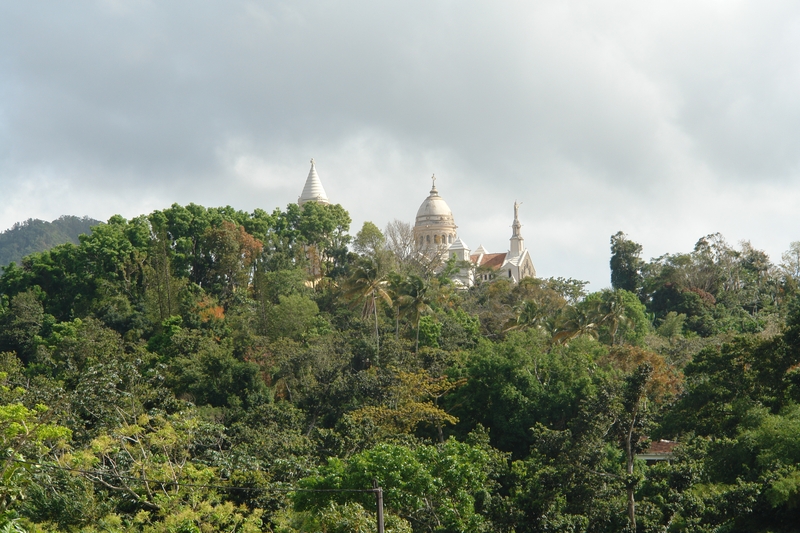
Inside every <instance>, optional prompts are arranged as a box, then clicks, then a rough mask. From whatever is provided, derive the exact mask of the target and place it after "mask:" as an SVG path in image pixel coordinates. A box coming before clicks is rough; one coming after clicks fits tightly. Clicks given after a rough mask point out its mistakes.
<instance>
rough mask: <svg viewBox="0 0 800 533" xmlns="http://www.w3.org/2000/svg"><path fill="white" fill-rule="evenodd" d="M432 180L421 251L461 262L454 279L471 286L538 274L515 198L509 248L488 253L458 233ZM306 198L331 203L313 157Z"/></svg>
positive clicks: (420, 227)
mask: <svg viewBox="0 0 800 533" xmlns="http://www.w3.org/2000/svg"><path fill="white" fill-rule="evenodd" d="M431 180H432V182H433V184H432V186H431V190H430V192H429V193H428V197H427V198H425V200H423V202H422V205H420V207H419V209H418V210H417V217H416V219H415V220H414V243H415V247H416V250H417V252H418V253H420V254H423V255H426V256H428V257H434V258H436V257H437V256H438V258H439V259H440V260H441V261H442V263H444V262H445V261H447V260H448V259H451V258H453V259H455V260H456V261H458V262H460V263H461V265H462V266H461V268H460V269H459V271H458V272H457V273H456V274H455V275H454V280H455V282H456V283H458V284H459V285H461V286H463V287H471V286H473V285H474V284H476V283H480V282H482V281H488V280H490V279H495V278H498V277H505V278H508V279H509V280H511V281H513V282H514V283H518V282H519V281H520V280H522V279H524V278H532V277H536V268H534V266H533V259H532V258H531V254H530V252H528V249H527V248H525V239H523V238H522V232H521V230H522V224H521V223H520V221H519V206H520V204H519V203H517V202H514V221H513V223H512V224H511V238H510V239H509V247H508V251H507V252H504V253H489V251H488V250H486V249H485V248H484V247H483V246H479V247H478V248H477V249H476V250H474V251H472V250H470V248H469V246H467V245H466V243H465V242H464V241H463V240H462V239H461V238H460V237H459V236H458V231H457V230H458V226H457V225H456V223H455V218H454V217H453V212H452V211H451V210H450V207H449V206H448V205H447V202H445V200H444V198H442V197H441V196H440V195H439V191H438V190H437V189H436V177H435V176H432V177H431ZM306 202H317V203H320V204H324V205H328V204H330V201H329V200H328V196H327V195H326V194H325V189H324V188H323V186H322V181H320V179H319V175H318V174H317V169H316V166H315V164H314V160H313V159H312V160H311V170H309V172H308V177H307V178H306V183H305V186H304V187H303V192H302V193H301V194H300V197H299V198H298V200H297V203H298V204H299V205H301V206H302V205H303V204H305V203H306Z"/></svg>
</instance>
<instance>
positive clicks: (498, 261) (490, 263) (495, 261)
mask: <svg viewBox="0 0 800 533" xmlns="http://www.w3.org/2000/svg"><path fill="white" fill-rule="evenodd" d="M506 255H508V254H505V253H503V254H483V257H481V255H480V254H474V255H471V256H469V260H470V261H472V262H473V263H475V264H476V265H477V266H479V267H487V268H493V269H495V270H497V269H498V268H500V267H501V266H502V265H503V263H504V262H505V260H506ZM478 259H480V264H479V263H478Z"/></svg>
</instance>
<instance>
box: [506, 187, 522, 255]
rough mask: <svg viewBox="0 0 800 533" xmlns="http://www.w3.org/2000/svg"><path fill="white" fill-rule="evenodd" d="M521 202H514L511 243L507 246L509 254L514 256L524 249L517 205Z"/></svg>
mask: <svg viewBox="0 0 800 533" xmlns="http://www.w3.org/2000/svg"><path fill="white" fill-rule="evenodd" d="M521 205H522V203H519V202H516V201H515V202H514V222H513V223H512V224H511V245H510V247H509V251H508V253H509V255H510V256H511V257H516V256H518V255H520V254H521V253H522V251H523V250H524V249H525V239H523V238H522V233H521V231H520V230H521V229H522V224H520V222H519V206H521Z"/></svg>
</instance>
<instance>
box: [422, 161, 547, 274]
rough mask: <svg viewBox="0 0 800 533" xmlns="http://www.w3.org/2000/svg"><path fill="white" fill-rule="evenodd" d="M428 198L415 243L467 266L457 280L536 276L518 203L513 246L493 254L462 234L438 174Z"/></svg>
mask: <svg viewBox="0 0 800 533" xmlns="http://www.w3.org/2000/svg"><path fill="white" fill-rule="evenodd" d="M431 179H432V181H433V185H432V187H431V191H430V193H429V194H428V197H427V198H425V200H424V201H423V202H422V205H421V206H420V207H419V210H418V211H417V218H416V220H415V221H414V242H415V244H416V248H417V251H418V252H419V253H421V254H425V255H428V256H430V255H432V254H437V253H438V254H441V257H442V261H444V260H446V259H450V258H454V259H456V261H459V262H461V263H462V264H463V265H465V266H464V267H462V268H461V269H459V271H458V273H457V274H456V275H455V281H456V282H457V283H459V284H461V285H463V286H465V287H471V286H472V285H474V284H475V283H480V282H481V281H488V280H490V279H495V278H497V277H507V278H508V279H510V280H511V281H513V282H514V283H518V282H519V281H520V280H521V279H524V278H532V277H536V268H535V267H534V266H533V259H532V258H531V254H530V252H529V251H528V249H527V248H526V247H525V239H523V237H522V232H521V230H522V224H521V223H520V221H519V206H520V204H519V203H517V202H514V221H513V223H512V225H511V228H512V231H511V238H510V240H509V249H508V251H507V252H504V253H489V251H488V250H486V249H485V248H484V247H483V246H479V247H478V248H477V249H476V250H475V251H474V252H473V251H472V250H470V248H469V246H467V245H466V243H465V242H464V241H463V240H462V239H461V238H460V237H459V236H458V232H457V229H458V226H456V223H455V218H454V217H453V212H452V211H451V210H450V207H449V206H448V205H447V202H445V201H444V198H442V197H441V196H440V195H439V191H438V190H437V189H436V177H435V176H433V177H432V178H431Z"/></svg>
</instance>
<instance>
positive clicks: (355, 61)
mask: <svg viewBox="0 0 800 533" xmlns="http://www.w3.org/2000/svg"><path fill="white" fill-rule="evenodd" d="M311 157H314V159H315V161H316V163H317V170H318V172H319V175H320V178H321V179H322V182H323V184H324V186H325V189H326V191H327V193H328V196H329V197H330V199H331V200H332V201H333V202H336V203H341V204H342V205H343V206H344V207H345V208H346V209H348V210H349V211H350V213H351V216H352V217H353V227H352V233H353V234H355V232H356V231H357V230H358V229H359V228H360V226H361V224H362V223H363V222H364V221H365V220H370V221H372V222H374V223H375V224H377V225H378V226H379V227H384V226H385V225H386V223H387V222H389V221H390V220H392V219H394V218H398V219H401V220H405V221H409V222H413V218H414V216H415V214H416V211H417V208H418V207H419V204H420V203H421V202H422V200H423V199H424V198H425V197H426V196H427V193H428V190H429V189H430V176H431V174H433V173H436V176H437V182H436V184H437V187H438V189H439V192H440V194H441V195H442V196H443V197H444V198H445V200H446V201H447V202H448V204H449V205H450V207H451V209H452V210H453V214H454V216H455V219H456V223H457V224H458V226H459V236H460V237H461V238H462V239H463V240H464V241H465V242H466V243H467V245H469V246H470V247H472V248H473V249H475V248H477V247H478V245H480V244H483V245H484V246H485V247H486V248H488V249H489V250H490V251H506V250H507V249H508V237H509V236H510V234H511V229H510V225H511V220H512V216H513V209H512V206H513V203H514V201H515V200H517V201H520V202H522V204H523V205H522V207H521V209H520V217H521V219H522V223H523V230H522V232H523V236H524V237H525V239H526V244H527V246H528V248H529V249H530V250H531V253H532V254H533V259H534V264H535V265H536V268H537V271H538V273H539V275H540V276H544V277H549V276H565V277H575V278H579V279H584V280H589V281H591V285H590V288H591V289H593V290H599V289H601V288H603V287H606V286H608V285H609V273H608V259H609V237H610V236H611V235H612V234H613V233H615V232H617V231H619V230H622V231H625V232H626V233H627V234H628V235H629V237H630V238H631V239H633V240H635V241H637V242H639V243H641V244H642V245H643V246H644V255H645V258H646V259H649V258H650V257H655V256H659V255H661V254H663V253H667V252H681V251H689V250H691V249H692V247H693V246H694V243H695V242H696V241H697V240H698V239H699V238H700V237H702V236H703V235H706V234H708V233H713V232H721V233H722V234H723V235H724V236H725V237H726V238H727V240H728V241H729V242H731V243H737V242H738V241H740V240H750V241H751V242H752V244H753V245H754V246H755V247H757V248H760V249H763V250H765V251H767V252H768V253H769V254H770V255H771V257H772V258H773V260H775V261H779V260H780V253H781V252H782V251H784V250H786V249H787V248H788V247H789V243H790V242H792V241H796V240H800V209H798V206H800V165H798V163H799V162H800V3H798V2H764V1H761V2H755V1H752V2H746V1H736V0H719V1H702V0H691V1H676V0H670V1H669V2H642V1H641V0H637V1H613V0H606V1H603V2H597V1H587V2H579V1H565V0H559V1H552V2H531V1H530V0H528V1H525V2H511V1H508V2H468V1H463V0H462V1H438V0H424V1H415V0H406V1H404V2H391V3H390V2H364V1H360V2H355V1H351V0H340V1H321V2H298V1H291V2H289V1H287V2H282V1H279V0H272V1H264V2H256V1H233V0H226V1H224V2H211V1H209V2H195V1H184V2H181V1H170V2H147V1H111V0H109V1H96V2H88V1H86V2H81V1H78V0H74V1H71V2H54V3H50V4H47V5H45V4H43V3H39V2H18V1H15V0H0V230H2V229H5V228H8V227H10V226H11V225H12V224H13V223H14V222H17V221H22V220H25V219H28V218H42V219H46V220H52V219H54V218H56V217H58V216H60V215H62V214H74V215H80V216H82V215H88V216H90V217H94V218H98V219H101V220H106V219H108V218H109V217H110V216H111V215H113V214H115V213H119V214H121V215H123V216H125V217H127V218H130V217H133V216H136V215H139V214H142V213H149V212H150V211H152V210H154V209H161V208H164V207H167V206H169V205H170V204H172V203H174V202H177V203H180V204H187V203H189V202H195V203H199V204H202V205H206V206H219V205H231V206H233V207H235V208H238V209H243V210H247V211H252V210H253V209H255V208H263V209H266V210H268V211H271V210H272V209H274V208H275V207H281V208H284V207H285V206H286V205H287V204H288V203H290V202H293V201H296V200H297V197H298V195H299V194H300V191H301V190H302V187H303V183H304V181H305V178H306V176H307V174H308V169H309V159H310V158H311Z"/></svg>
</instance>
